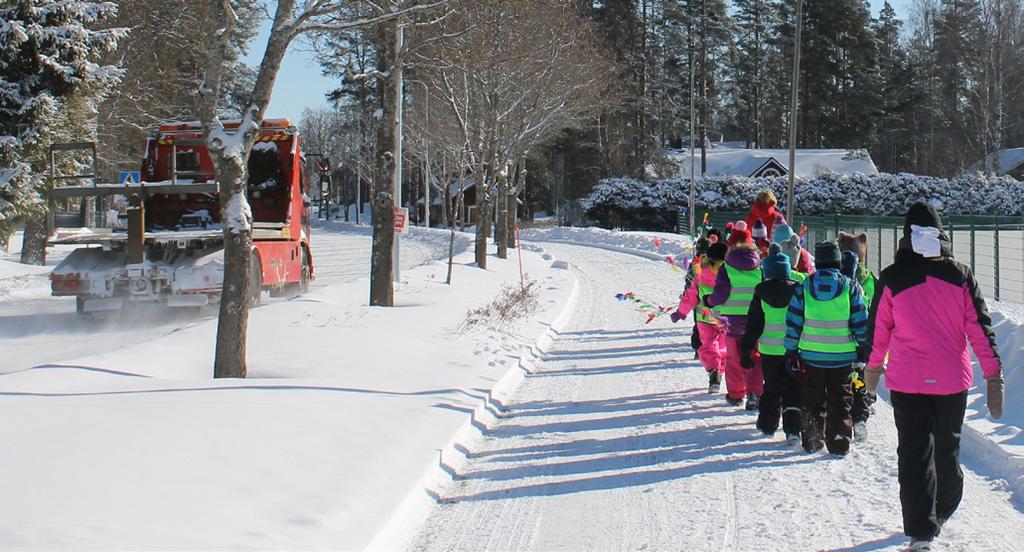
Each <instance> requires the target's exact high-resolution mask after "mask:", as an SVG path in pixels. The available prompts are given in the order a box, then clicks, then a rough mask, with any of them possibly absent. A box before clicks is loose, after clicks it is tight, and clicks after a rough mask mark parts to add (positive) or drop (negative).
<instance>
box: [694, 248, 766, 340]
mask: <svg viewBox="0 0 1024 552" xmlns="http://www.w3.org/2000/svg"><path fill="white" fill-rule="evenodd" d="M725 264H727V265H729V266H731V267H733V268H735V269H737V270H754V269H755V268H758V267H759V266H761V257H760V256H759V255H758V254H757V250H755V249H733V250H732V251H730V252H729V253H728V254H727V255H726V256H725ZM730 293H732V282H730V281H729V271H728V270H726V269H725V267H724V266H723V267H722V268H720V269H718V276H717V277H716V278H715V291H713V292H711V295H708V296H707V297H705V298H704V304H705V305H707V306H709V307H717V306H718V305H722V304H724V303H725V301H726V300H727V299H729V294H730ZM724 318H728V320H727V321H726V333H727V334H728V335H730V336H732V337H743V333H744V332H746V329H747V317H746V316H736V315H732V316H728V317H724Z"/></svg>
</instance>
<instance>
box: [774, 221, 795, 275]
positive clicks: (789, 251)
mask: <svg viewBox="0 0 1024 552" xmlns="http://www.w3.org/2000/svg"><path fill="white" fill-rule="evenodd" d="M778 228H779V227H778V226H776V227H775V231H774V232H772V235H775V234H778ZM786 228H789V226H786ZM792 231H793V230H792V229H790V232H792ZM776 243H778V244H779V246H780V247H781V248H782V252H783V253H785V254H786V256H788V257H789V263H790V264H791V265H793V266H794V267H796V265H797V263H799V262H800V249H801V248H800V236H797V235H796V234H791V235H790V236H789V238H788V239H785V240H781V241H779V240H776Z"/></svg>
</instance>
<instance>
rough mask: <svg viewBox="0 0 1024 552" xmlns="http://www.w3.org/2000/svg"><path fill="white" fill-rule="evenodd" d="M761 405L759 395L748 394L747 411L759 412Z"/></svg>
mask: <svg viewBox="0 0 1024 552" xmlns="http://www.w3.org/2000/svg"><path fill="white" fill-rule="evenodd" d="M759 404H761V397H759V396H758V395H757V393H747V410H757V407H758V405H759Z"/></svg>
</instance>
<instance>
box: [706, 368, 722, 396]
mask: <svg viewBox="0 0 1024 552" xmlns="http://www.w3.org/2000/svg"><path fill="white" fill-rule="evenodd" d="M721 388H722V374H721V373H719V371H718V370H712V371H710V372H708V393H710V394H712V395H715V394H717V393H718V391H719V390H720V389H721Z"/></svg>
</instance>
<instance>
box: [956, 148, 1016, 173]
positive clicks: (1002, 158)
mask: <svg viewBox="0 0 1024 552" xmlns="http://www.w3.org/2000/svg"><path fill="white" fill-rule="evenodd" d="M995 156H996V154H995V153H990V154H989V155H988V156H986V157H985V159H982V160H981V161H978V162H977V163H975V164H973V165H971V167H970V169H968V172H972V173H973V172H988V171H989V170H991V169H992V165H993V164H995ZM1021 165H1024V148H1011V149H1004V150H1002V151H1000V152H999V166H998V167H995V173H996V175H997V176H1001V175H1005V174H1006V173H1009V172H1010V171H1012V170H1013V169H1016V168H1017V167H1019V166H1021Z"/></svg>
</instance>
